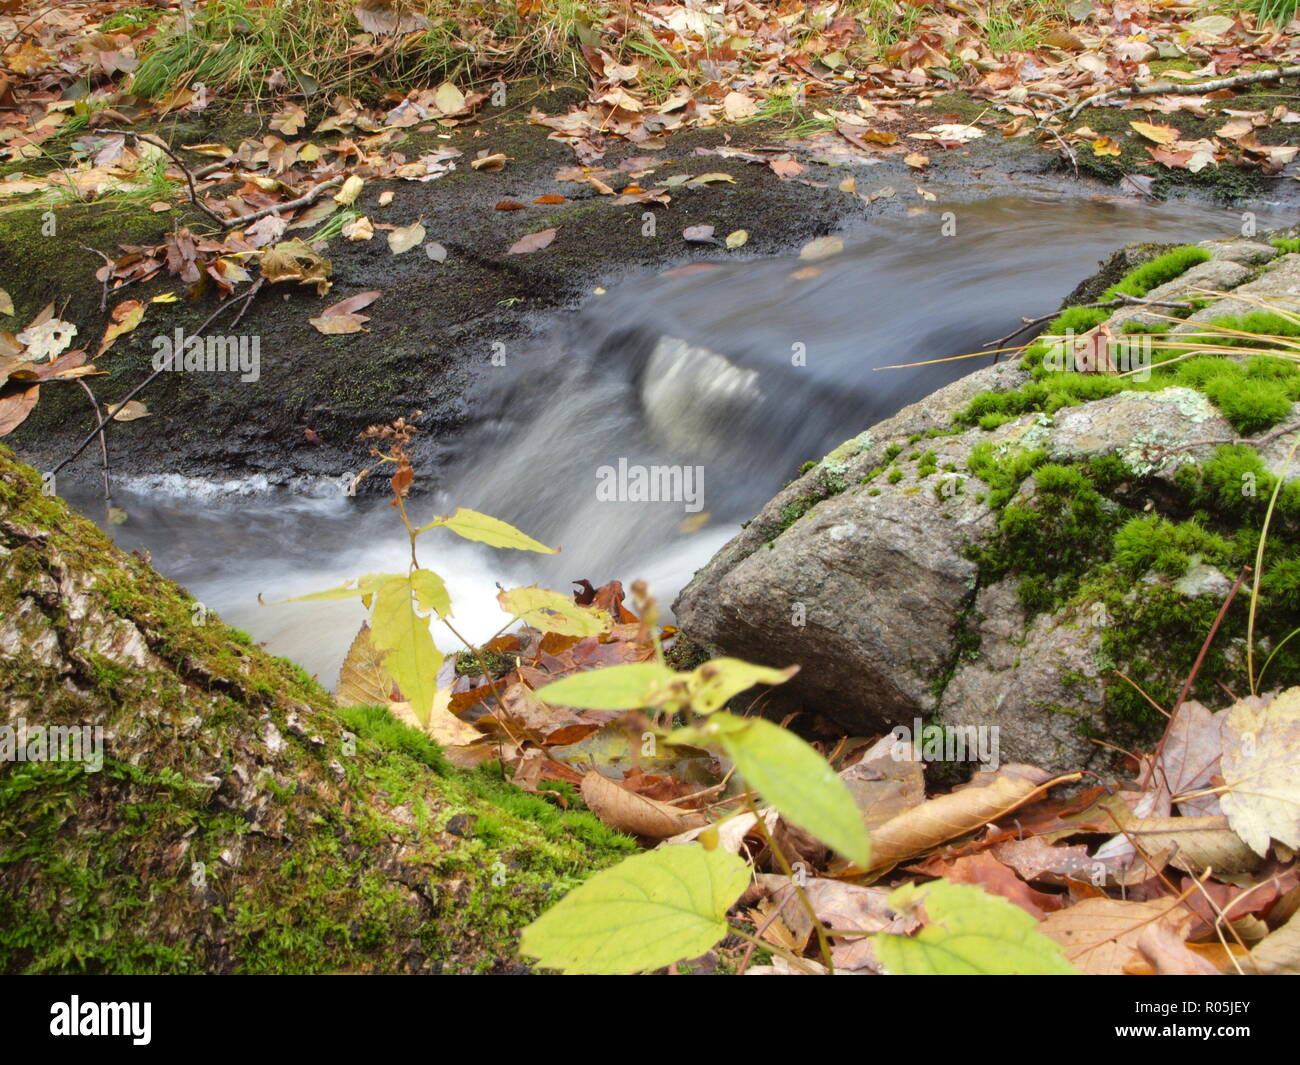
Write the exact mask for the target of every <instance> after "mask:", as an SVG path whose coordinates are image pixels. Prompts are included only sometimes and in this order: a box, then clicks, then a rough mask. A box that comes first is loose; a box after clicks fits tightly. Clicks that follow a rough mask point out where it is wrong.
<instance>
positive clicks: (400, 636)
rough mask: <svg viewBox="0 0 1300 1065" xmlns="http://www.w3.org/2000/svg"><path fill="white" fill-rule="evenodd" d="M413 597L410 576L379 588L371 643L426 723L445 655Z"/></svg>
mask: <svg viewBox="0 0 1300 1065" xmlns="http://www.w3.org/2000/svg"><path fill="white" fill-rule="evenodd" d="M416 572H419V571H418V570H417V571H416ZM413 594H414V588H413V587H412V582H411V579H410V578H409V577H393V578H391V579H390V580H389V581H387V582H386V583H384V584H382V585H380V587H379V588H378V590H377V591H376V593H375V606H374V610H373V611H372V612H371V615H370V641H371V643H373V644H374V645H375V647H376V648H377V649H378V650H380V651H382V652H384V668H385V669H386V670H388V672H389V674H390V675H391V676H392V678H393V680H395V681H396V682H397V686H398V687H399V688H401V689H402V695H403V696H404V697H405V698H406V701H407V702H409V703H410V704H411V709H412V710H414V711H415V716H416V717H417V718H418V719H419V720H420V721H421V722H424V721H427V720H428V719H429V713H430V711H432V709H433V700H434V697H435V695H436V694H437V689H436V686H435V681H436V679H437V676H438V668H439V667H440V666H441V665H442V655H441V653H440V652H439V651H438V648H437V647H435V646H434V644H433V637H432V636H431V635H430V633H429V619H428V618H425V617H421V616H420V615H419V614H417V613H416V612H415V603H414V602H413V600H412V595H413Z"/></svg>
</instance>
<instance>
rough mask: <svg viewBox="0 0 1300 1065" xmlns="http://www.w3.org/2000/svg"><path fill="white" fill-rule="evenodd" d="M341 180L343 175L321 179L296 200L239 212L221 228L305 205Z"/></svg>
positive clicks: (238, 224)
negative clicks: (246, 212)
mask: <svg viewBox="0 0 1300 1065" xmlns="http://www.w3.org/2000/svg"><path fill="white" fill-rule="evenodd" d="M342 182H343V176H342V175H341V174H340V175H339V176H338V177H332V178H330V179H329V180H328V181H322V182H321V183H320V184H319V185H317V186H316V187H315V188H314V189H312V190H311V191H310V192H308V193H305V194H304V195H302V196H299V197H298V198H297V199H296V200H289V201H287V202H286V203H277V204H275V205H273V206H271V207H263V208H262V209H261V210H260V211H253V212H252V213H251V214H241V215H240V216H239V217H237V218H232V219H230V221H228V222H222V223H221V228H222V229H234V228H235V227H236V226H243V225H247V224H248V223H249V222H256V221H257V220H258V219H259V218H265V217H266V216H267V215H272V214H274V215H278V214H279V213H280V212H281V211H292V210H294V209H295V208H298V207H307V206H309V205H311V204H313V203H315V202H316V201H317V200H318V199H320V195H321V193H322V192H325V191H326V190H328V189H332V188H334V187H335V186H336V185H340V184H342Z"/></svg>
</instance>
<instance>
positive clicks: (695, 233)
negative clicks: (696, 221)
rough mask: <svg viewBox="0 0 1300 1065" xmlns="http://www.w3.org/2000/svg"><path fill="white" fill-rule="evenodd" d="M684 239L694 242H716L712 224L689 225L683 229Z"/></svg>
mask: <svg viewBox="0 0 1300 1065" xmlns="http://www.w3.org/2000/svg"><path fill="white" fill-rule="evenodd" d="M682 239H684V240H688V241H690V242H692V243H694V244H716V243H717V241H715V240H714V239H713V227H712V226H687V227H686V228H685V229H683V230H682Z"/></svg>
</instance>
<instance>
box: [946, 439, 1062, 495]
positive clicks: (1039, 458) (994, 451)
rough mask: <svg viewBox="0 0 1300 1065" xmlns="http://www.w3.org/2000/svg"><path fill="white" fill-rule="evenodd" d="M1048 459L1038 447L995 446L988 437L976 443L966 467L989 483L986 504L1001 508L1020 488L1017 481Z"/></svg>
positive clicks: (1020, 480)
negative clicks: (1030, 448) (989, 441)
mask: <svg viewBox="0 0 1300 1065" xmlns="http://www.w3.org/2000/svg"><path fill="white" fill-rule="evenodd" d="M1046 459H1047V453H1046V452H1045V451H1041V450H1027V449H1025V448H1008V447H1001V448H995V447H994V445H993V444H991V443H988V442H987V441H985V442H981V443H979V444H976V445H975V446H974V447H973V448H972V449H971V453H970V457H969V458H968V459H967V460H966V467H967V469H969V470H970V472H971V473H973V474H974V475H975V476H976V477H978V478H979V479H980V480H981V481H983V482H984V483H985V484H987V485H988V486H989V488H990V489H991V491H990V492H989V494H988V505H989V506H990V507H993V508H994V509H995V510H996V509H1001V507H1003V506H1004V505H1005V504H1006V502H1007V501H1008V500H1009V499H1011V497H1012V496H1014V495H1015V494H1016V492H1017V491H1018V490H1019V488H1020V484H1021V482H1022V481H1024V479H1025V478H1026V477H1028V476H1029V475H1030V474H1031V473H1032V472H1033V471H1034V469H1035V468H1036V467H1038V466H1040V465H1042V463H1043V462H1045V461H1046Z"/></svg>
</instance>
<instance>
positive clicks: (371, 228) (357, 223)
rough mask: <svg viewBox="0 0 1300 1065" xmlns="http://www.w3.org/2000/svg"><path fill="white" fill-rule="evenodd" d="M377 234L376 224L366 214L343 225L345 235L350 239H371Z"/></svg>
mask: <svg viewBox="0 0 1300 1065" xmlns="http://www.w3.org/2000/svg"><path fill="white" fill-rule="evenodd" d="M374 235H375V225H374V223H373V222H371V221H370V219H369V218H367V217H366V216H365V215H362V216H361V217H360V218H354V219H352V221H351V222H349V223H348V224H347V225H345V226H344V227H343V236H344V237H345V238H347V239H348V240H370V239H371V238H372V237H373V236H374Z"/></svg>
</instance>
